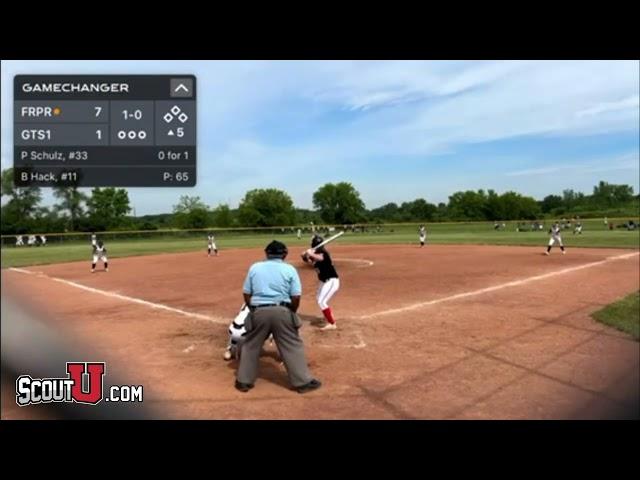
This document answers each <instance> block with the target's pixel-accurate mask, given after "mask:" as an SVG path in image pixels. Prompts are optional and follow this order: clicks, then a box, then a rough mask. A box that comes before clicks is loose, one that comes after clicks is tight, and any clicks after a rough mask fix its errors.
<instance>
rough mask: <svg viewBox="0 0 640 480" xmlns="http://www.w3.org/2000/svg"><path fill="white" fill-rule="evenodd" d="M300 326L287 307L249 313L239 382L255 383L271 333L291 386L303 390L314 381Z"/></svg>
mask: <svg viewBox="0 0 640 480" xmlns="http://www.w3.org/2000/svg"><path fill="white" fill-rule="evenodd" d="M301 325H302V324H301V322H300V319H299V318H298V316H297V315H296V314H295V313H293V312H292V311H291V310H289V309H288V308H287V307H275V306H274V307H262V308H256V309H255V310H253V311H252V312H251V313H249V315H248V316H247V318H246V320H245V328H246V329H247V334H246V335H245V337H244V341H243V342H242V349H241V351H240V365H239V367H238V373H237V376H236V378H237V380H238V381H239V382H241V383H249V384H253V383H254V382H255V380H256V377H257V376H258V361H259V359H260V352H261V351H262V346H263V345H264V342H265V340H266V339H267V338H268V337H269V335H270V334H273V338H274V340H275V342H276V346H277V347H278V352H280V358H282V361H283V362H284V365H285V367H286V368H287V373H288V375H289V382H290V383H291V385H293V386H294V387H300V386H302V385H305V384H307V383H309V382H310V381H311V380H313V377H312V376H311V373H310V372H309V368H308V367H307V360H306V358H305V356H304V345H303V343H302V339H301V338H300V335H299V334H298V329H299V328H300V326H301Z"/></svg>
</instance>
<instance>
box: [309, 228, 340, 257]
mask: <svg viewBox="0 0 640 480" xmlns="http://www.w3.org/2000/svg"><path fill="white" fill-rule="evenodd" d="M342 235H344V232H338V233H336V234H335V235H333V236H332V237H329V238H327V239H326V240H324V241H323V242H321V243H319V244H318V245H316V246H315V247H313V251H314V252H315V251H316V249H318V248H320V247H324V246H325V245H326V244H327V243H330V242H333V241H334V240H335V239H336V238H338V237H340V236H342Z"/></svg>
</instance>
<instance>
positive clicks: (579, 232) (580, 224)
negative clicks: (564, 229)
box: [573, 222, 582, 235]
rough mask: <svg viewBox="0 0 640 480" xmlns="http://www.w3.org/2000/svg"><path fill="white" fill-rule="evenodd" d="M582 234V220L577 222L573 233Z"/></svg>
mask: <svg viewBox="0 0 640 480" xmlns="http://www.w3.org/2000/svg"><path fill="white" fill-rule="evenodd" d="M576 233H577V234H578V235H582V222H578V223H576V228H574V229H573V234H574V235H575V234H576Z"/></svg>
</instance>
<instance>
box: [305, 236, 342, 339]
mask: <svg viewBox="0 0 640 480" xmlns="http://www.w3.org/2000/svg"><path fill="white" fill-rule="evenodd" d="M322 242H323V239H322V237H320V236H318V235H315V236H314V237H313V238H312V239H311V248H310V249H309V250H307V251H306V252H305V255H306V257H307V259H308V261H309V262H311V264H312V265H313V267H314V268H315V269H316V271H317V272H318V280H320V285H318V291H317V293H316V301H317V302H318V306H319V307H320V310H321V311H322V315H324V318H325V320H326V321H327V324H326V325H325V326H324V327H322V330H335V329H336V328H338V327H337V325H336V320H335V319H334V318H333V312H332V311H331V307H330V306H329V300H331V297H333V296H334V295H335V294H336V292H337V291H338V290H339V289H340V279H339V278H338V272H337V271H336V267H335V266H334V265H333V261H332V260H331V255H330V254H329V252H328V251H327V249H326V248H325V247H324V246H323V247H320V248H316V247H317V246H318V245H320V244H321V243H322Z"/></svg>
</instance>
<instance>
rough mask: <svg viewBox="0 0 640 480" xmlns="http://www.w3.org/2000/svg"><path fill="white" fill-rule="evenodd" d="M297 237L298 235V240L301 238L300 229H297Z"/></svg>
mask: <svg viewBox="0 0 640 480" xmlns="http://www.w3.org/2000/svg"><path fill="white" fill-rule="evenodd" d="M297 237H298V240H300V239H301V238H302V230H300V229H298V233H297Z"/></svg>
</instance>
